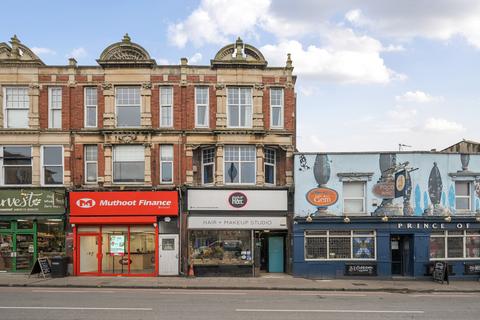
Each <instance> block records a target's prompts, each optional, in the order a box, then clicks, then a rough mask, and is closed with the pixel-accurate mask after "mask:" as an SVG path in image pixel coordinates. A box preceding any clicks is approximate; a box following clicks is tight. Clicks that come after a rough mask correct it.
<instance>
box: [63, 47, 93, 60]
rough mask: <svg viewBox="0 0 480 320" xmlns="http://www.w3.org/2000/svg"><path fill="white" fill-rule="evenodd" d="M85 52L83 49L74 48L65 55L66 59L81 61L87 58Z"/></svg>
mask: <svg viewBox="0 0 480 320" xmlns="http://www.w3.org/2000/svg"><path fill="white" fill-rule="evenodd" d="M87 55H88V54H87V50H85V48H83V47H79V48H75V49H73V50H72V51H70V53H68V54H67V55H66V57H67V58H75V59H81V58H85V57H86V56H87Z"/></svg>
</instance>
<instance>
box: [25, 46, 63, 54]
mask: <svg viewBox="0 0 480 320" xmlns="http://www.w3.org/2000/svg"><path fill="white" fill-rule="evenodd" d="M31 50H32V51H33V53H35V54H36V55H46V54H51V55H56V54H57V53H56V52H55V51H54V50H52V49H49V48H41V47H33V48H31Z"/></svg>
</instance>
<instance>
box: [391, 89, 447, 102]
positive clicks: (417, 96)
mask: <svg viewBox="0 0 480 320" xmlns="http://www.w3.org/2000/svg"><path fill="white" fill-rule="evenodd" d="M395 100H397V101H399V102H415V103H429V102H435V101H441V100H443V97H434V96H432V95H429V94H428V93H425V92H423V91H419V90H417V91H407V92H405V93H404V94H402V95H401V96H396V97H395Z"/></svg>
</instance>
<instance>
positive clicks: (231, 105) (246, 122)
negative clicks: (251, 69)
mask: <svg viewBox="0 0 480 320" xmlns="http://www.w3.org/2000/svg"><path fill="white" fill-rule="evenodd" d="M227 118H228V127H230V128H251V127H252V88H228V89H227Z"/></svg>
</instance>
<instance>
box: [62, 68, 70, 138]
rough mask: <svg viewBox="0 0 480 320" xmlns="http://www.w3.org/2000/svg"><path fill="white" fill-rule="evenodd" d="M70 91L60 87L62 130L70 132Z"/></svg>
mask: <svg viewBox="0 0 480 320" xmlns="http://www.w3.org/2000/svg"><path fill="white" fill-rule="evenodd" d="M67 78H68V76H67ZM70 89H71V88H69V87H65V86H63V87H62V130H70V108H71V101H70Z"/></svg>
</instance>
